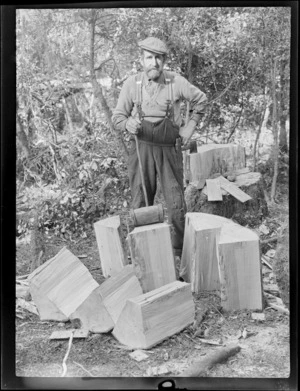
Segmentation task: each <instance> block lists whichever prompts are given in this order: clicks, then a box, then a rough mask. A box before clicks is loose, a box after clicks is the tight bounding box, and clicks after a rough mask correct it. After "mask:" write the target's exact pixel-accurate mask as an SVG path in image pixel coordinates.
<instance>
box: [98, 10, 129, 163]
mask: <svg viewBox="0 0 300 391" xmlns="http://www.w3.org/2000/svg"><path fill="white" fill-rule="evenodd" d="M96 21H97V15H96V14H95V10H92V11H91V19H90V33H91V36H90V75H91V82H92V86H93V90H94V95H95V97H96V98H97V99H98V100H99V102H100V105H101V107H102V109H103V111H104V114H105V117H106V120H107V123H108V127H109V130H110V132H111V134H112V135H114V136H115V137H116V139H117V141H118V143H119V146H120V149H121V150H123V152H124V153H125V155H126V156H128V151H127V148H126V145H125V143H124V141H123V139H122V136H121V134H120V133H117V132H116V131H115V129H114V127H113V123H112V119H111V117H112V113H111V110H110V108H109V106H108V104H107V102H106V99H105V97H104V95H103V91H102V87H101V85H100V84H99V83H98V81H97V78H96V72H95V62H94V55H95V50H94V47H95V25H96Z"/></svg>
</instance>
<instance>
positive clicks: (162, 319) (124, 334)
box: [113, 281, 195, 349]
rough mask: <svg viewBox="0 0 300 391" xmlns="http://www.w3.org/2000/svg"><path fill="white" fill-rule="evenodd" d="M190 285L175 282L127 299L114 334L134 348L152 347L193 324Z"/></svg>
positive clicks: (193, 306)
mask: <svg viewBox="0 0 300 391" xmlns="http://www.w3.org/2000/svg"><path fill="white" fill-rule="evenodd" d="M194 315H195V305H194V301H193V297H192V293H191V288H190V284H187V283H185V282H180V281H174V282H172V283H170V284H166V285H164V286H162V287H160V288H157V289H154V290H152V291H150V292H147V293H145V294H143V295H140V296H138V297H136V298H133V299H130V300H127V302H126V305H125V307H124V309H123V311H122V313H121V315H120V316H119V319H118V321H117V323H116V326H115V328H114V330H113V335H114V337H115V338H116V339H118V341H119V342H121V343H123V344H124V345H127V346H130V347H132V348H134V349H149V348H151V347H153V346H154V345H156V344H158V343H159V342H161V341H163V340H164V339H166V338H168V337H170V336H171V335H173V334H175V333H177V332H179V331H181V330H183V329H184V328H185V327H187V326H188V325H189V324H191V323H193V321H194Z"/></svg>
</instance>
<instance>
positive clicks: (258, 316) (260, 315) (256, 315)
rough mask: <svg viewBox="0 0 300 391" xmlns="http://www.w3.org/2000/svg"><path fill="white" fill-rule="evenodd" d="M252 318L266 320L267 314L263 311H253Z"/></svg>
mask: <svg viewBox="0 0 300 391" xmlns="http://www.w3.org/2000/svg"><path fill="white" fill-rule="evenodd" d="M251 318H252V319H254V320H259V321H261V322H262V321H264V320H266V317H265V314H264V313H263V312H252V314H251Z"/></svg>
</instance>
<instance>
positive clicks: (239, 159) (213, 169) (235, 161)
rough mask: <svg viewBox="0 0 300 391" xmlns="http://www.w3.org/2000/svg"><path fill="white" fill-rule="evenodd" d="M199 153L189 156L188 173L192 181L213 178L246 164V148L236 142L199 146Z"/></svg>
mask: <svg viewBox="0 0 300 391" xmlns="http://www.w3.org/2000/svg"><path fill="white" fill-rule="evenodd" d="M197 149H198V152H197V153H192V154H189V155H188V156H187V160H188V162H187V163H186V166H187V167H189V173H188V174H187V176H188V178H189V181H190V182H198V181H201V180H203V179H208V178H211V177H212V175H213V174H215V173H220V174H223V173H225V172H228V171H235V170H237V169H240V168H244V167H245V166H246V160H245V148H244V147H242V146H241V145H235V144H206V145H202V146H200V147H198V148H197Z"/></svg>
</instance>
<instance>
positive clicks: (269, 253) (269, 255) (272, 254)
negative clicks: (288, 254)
mask: <svg viewBox="0 0 300 391" xmlns="http://www.w3.org/2000/svg"><path fill="white" fill-rule="evenodd" d="M275 253H276V250H274V249H270V250H269V251H267V252H266V256H267V257H270V258H274V255H275Z"/></svg>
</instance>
